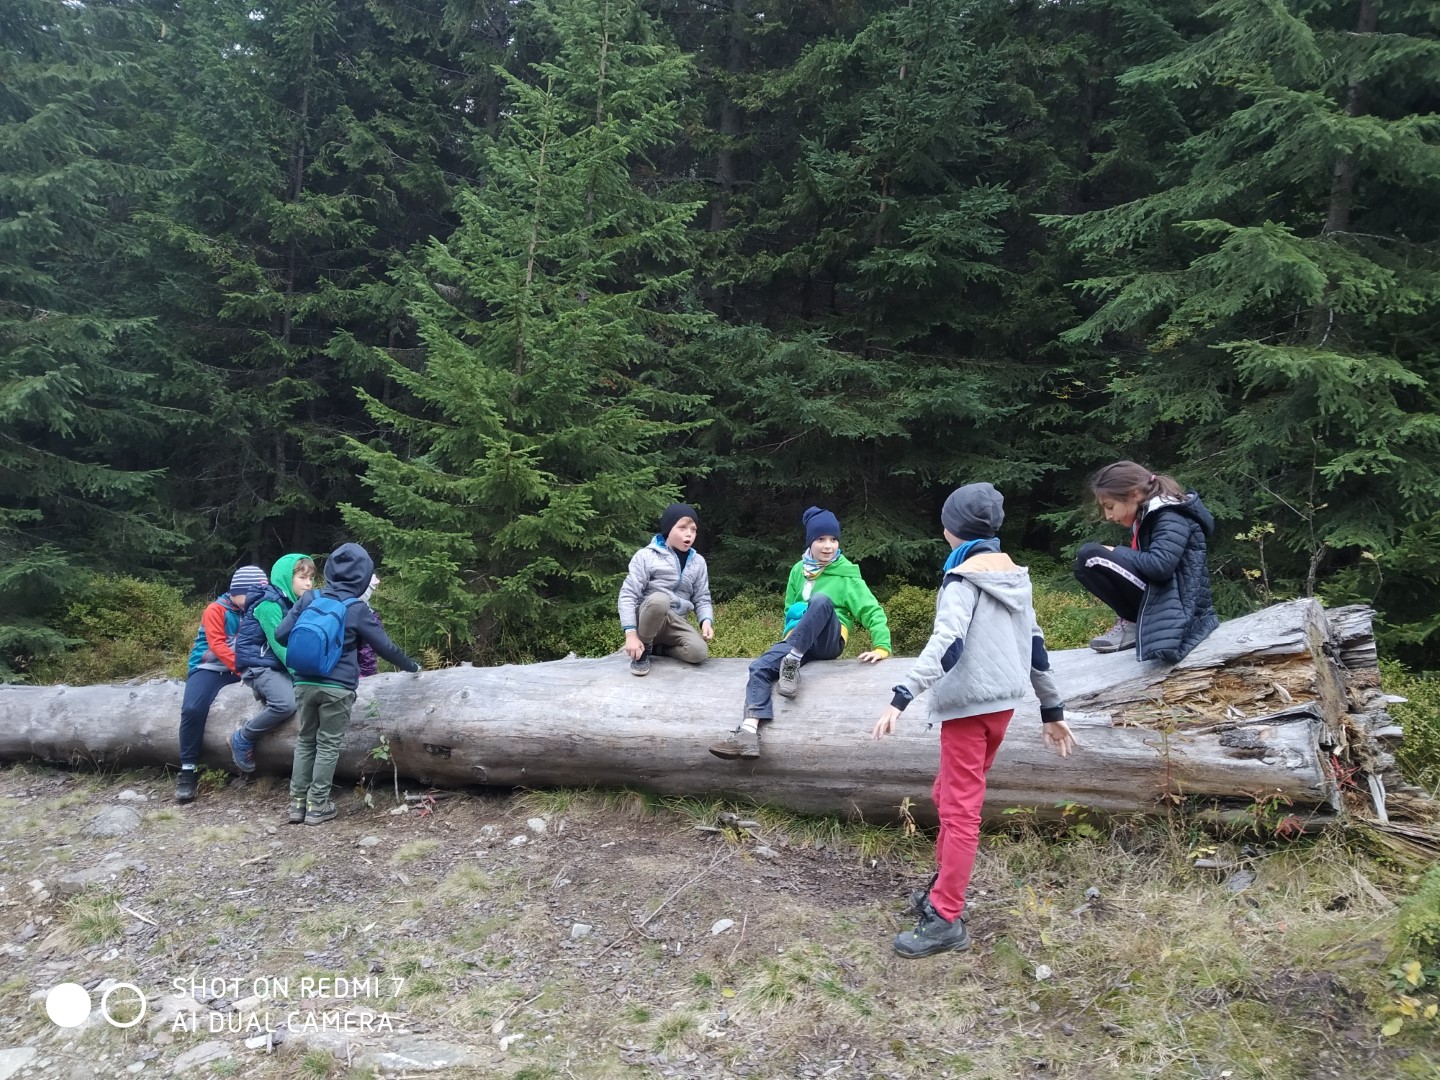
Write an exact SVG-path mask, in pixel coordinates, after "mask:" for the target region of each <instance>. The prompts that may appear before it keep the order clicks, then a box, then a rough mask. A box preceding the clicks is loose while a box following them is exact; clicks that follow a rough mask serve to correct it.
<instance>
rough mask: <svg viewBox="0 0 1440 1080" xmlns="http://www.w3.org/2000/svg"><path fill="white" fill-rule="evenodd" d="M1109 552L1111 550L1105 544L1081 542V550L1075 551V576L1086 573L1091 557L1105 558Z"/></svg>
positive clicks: (1081, 575)
mask: <svg viewBox="0 0 1440 1080" xmlns="http://www.w3.org/2000/svg"><path fill="white" fill-rule="evenodd" d="M1109 554H1110V552H1109V550H1107V549H1106V547H1105V545H1104V544H1096V543H1089V544H1081V545H1080V550H1079V551H1077V552H1075V576H1076V577H1083V576H1084V575H1085V573H1086V572H1087V571H1088V570H1089V568H1090V566H1089V564H1090V560H1091V559H1094V558H1103V557H1104V556H1106V555H1109Z"/></svg>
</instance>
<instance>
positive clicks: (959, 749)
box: [871, 484, 1075, 959]
mask: <svg viewBox="0 0 1440 1080" xmlns="http://www.w3.org/2000/svg"><path fill="white" fill-rule="evenodd" d="M1004 520H1005V500H1004V497H1003V496H1002V495H1001V494H1000V492H998V491H996V490H995V488H994V486H993V485H991V484H967V485H966V486H965V487H962V488H957V489H956V490H955V491H953V492H952V493H951V494H950V497H949V498H948V499H946V500H945V506H944V508H943V509H942V510H941V511H940V523H941V524H942V525H943V526H944V531H945V539H946V540H947V541H948V542H949V544H950V548H951V551H950V558H949V559H947V560H946V562H945V568H944V570H943V571H942V574H941V584H940V595H939V596H938V597H937V598H936V601H935V629H934V631H933V632H932V633H931V635H930V640H929V641H928V642H927V643H926V645H925V648H924V649H923V650H922V651H921V653H920V657H919V659H918V660H916V661H915V666H914V667H913V668H911V669H910V673H909V674H908V675H906V676H905V681H904V682H902V683H901V684H900V685H899V686H896V687H895V690H894V694H895V696H894V697H893V698H892V699H891V702H890V705H889V707H888V708H886V710H885V711H884V713H882V714H881V716H880V719H879V720H878V721H877V722H876V724H875V728H874V730H873V731H872V732H871V734H872V735H873V737H874V738H876V739H879V738H882V737H884V736H886V735H889V734H891V733H892V732H893V731H894V730H895V722H896V721H897V720H899V718H900V714H901V713H902V712H903V711H904V710H905V707H906V706H907V705H909V704H910V702H911V701H913V700H914V699H915V698H916V697H918V696H919V695H920V694H923V693H924V692H925V691H926V690H931V691H932V693H931V695H930V719H931V720H932V721H939V722H940V772H939V774H938V775H937V776H936V777H935V789H934V796H935V806H936V808H937V809H938V810H939V812H940V837H939V840H938V841H937V842H936V845H935V862H936V866H937V872H936V874H935V880H934V883H933V884H932V885H931V887H930V891H929V894H928V895H923V896H916V897H915V900H916V907H917V908H918V909H919V915H920V921H919V923H918V925H917V926H916V927H915V929H914V930H909V931H905V932H904V933H900V934H897V935H896V936H895V951H896V952H897V953H899V954H900V955H901V956H903V957H906V958H907V959H916V958H919V957H922V956H933V955H934V954H935V953H940V952H946V951H949V950H951V949H968V948H969V947H970V935H969V933H968V932H967V931H966V929H965V923H964V921H963V914H964V911H965V886H966V885H968V884H969V882H970V872H971V870H973V869H974V866H975V852H976V849H978V848H979V846H980V808H981V806H982V805H983V804H984V802H985V777H986V774H987V773H989V771H990V766H991V765H993V764H994V763H995V754H996V752H997V751H999V749H1000V742H1001V740H1002V739H1004V738H1005V729H1006V727H1008V726H1009V723H1010V717H1011V716H1013V715H1014V713H1015V707H1016V706H1017V705H1019V704H1020V700H1021V699H1022V698H1023V697H1024V696H1025V691H1026V689H1027V687H1033V688H1034V690H1035V693H1036V695H1037V696H1038V697H1039V698H1040V719H1041V720H1043V721H1044V725H1043V729H1042V730H1043V738H1044V741H1045V745H1046V747H1048V748H1050V749H1053V750H1055V751H1057V752H1058V753H1059V754H1060V756H1061V757H1069V756H1070V751H1071V750H1073V749H1074V748H1075V737H1074V735H1072V734H1071V733H1070V728H1069V726H1068V725H1067V724H1066V723H1065V705H1064V703H1063V702H1062V701H1061V700H1060V693H1059V691H1058V690H1057V689H1056V687H1055V680H1054V679H1052V678H1051V677H1050V658H1049V656H1048V655H1047V654H1046V652H1045V638H1044V636H1043V635H1042V634H1041V632H1040V627H1039V624H1038V623H1037V622H1036V621H1035V609H1034V606H1033V603H1032V599H1031V592H1030V573H1029V571H1027V570H1026V569H1025V568H1024V567H1022V566H1016V565H1015V564H1014V563H1013V562H1012V561H1011V560H1010V556H1008V555H1003V554H1001V552H1000V540H999V538H998V537H997V536H996V533H998V532H999V531H1000V525H1001V523H1002V522H1003V521H1004Z"/></svg>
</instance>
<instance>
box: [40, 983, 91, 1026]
mask: <svg viewBox="0 0 1440 1080" xmlns="http://www.w3.org/2000/svg"><path fill="white" fill-rule="evenodd" d="M45 1012H46V1013H48V1014H49V1016H50V1019H51V1020H53V1021H55V1023H56V1024H57V1025H58V1026H60V1027H62V1028H73V1027H79V1026H80V1025H81V1024H83V1023H85V1021H86V1020H88V1019H90V991H88V990H86V989H85V987H83V986H81V985H80V984H79V983H71V982H67V983H61V984H60V985H59V986H56V987H53V988H51V990H50V993H48V994H46V995H45Z"/></svg>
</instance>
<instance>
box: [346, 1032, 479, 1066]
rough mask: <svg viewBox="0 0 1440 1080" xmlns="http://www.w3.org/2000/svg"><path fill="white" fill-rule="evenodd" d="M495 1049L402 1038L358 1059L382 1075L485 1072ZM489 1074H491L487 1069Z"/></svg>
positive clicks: (364, 1052) (357, 1063)
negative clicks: (466, 1069) (453, 1071)
mask: <svg viewBox="0 0 1440 1080" xmlns="http://www.w3.org/2000/svg"><path fill="white" fill-rule="evenodd" d="M495 1060H496V1053H495V1051H494V1050H493V1049H488V1048H487V1049H482V1050H473V1049H471V1048H470V1047H467V1046H458V1045H456V1044H455V1043H448V1042H443V1041H441V1040H440V1039H425V1038H415V1037H413V1036H412V1037H409V1038H400V1039H398V1040H397V1041H396V1042H395V1043H393V1044H392V1045H391V1047H390V1049H389V1050H366V1051H363V1052H362V1053H361V1054H360V1055H359V1056H358V1057H357V1058H356V1059H355V1064H356V1065H358V1066H360V1067H361V1068H371V1069H374V1070H376V1071H378V1072H380V1073H382V1074H389V1075H395V1074H399V1075H402V1076H408V1075H410V1074H412V1073H417V1072H447V1071H450V1070H454V1069H464V1068H470V1069H475V1070H480V1071H482V1072H483V1071H484V1070H486V1069H487V1067H488V1066H491V1065H493V1064H494V1063H495ZM485 1075H491V1074H490V1073H489V1072H485Z"/></svg>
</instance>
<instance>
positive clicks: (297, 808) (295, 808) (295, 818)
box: [286, 799, 305, 825]
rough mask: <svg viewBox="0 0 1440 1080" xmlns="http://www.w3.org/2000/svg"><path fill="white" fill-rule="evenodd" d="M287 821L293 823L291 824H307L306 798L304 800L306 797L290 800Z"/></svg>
mask: <svg viewBox="0 0 1440 1080" xmlns="http://www.w3.org/2000/svg"><path fill="white" fill-rule="evenodd" d="M286 821H287V822H288V823H289V824H291V825H304V824H305V800H304V799H291V800H290V816H289V817H288V818H287V819H286Z"/></svg>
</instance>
